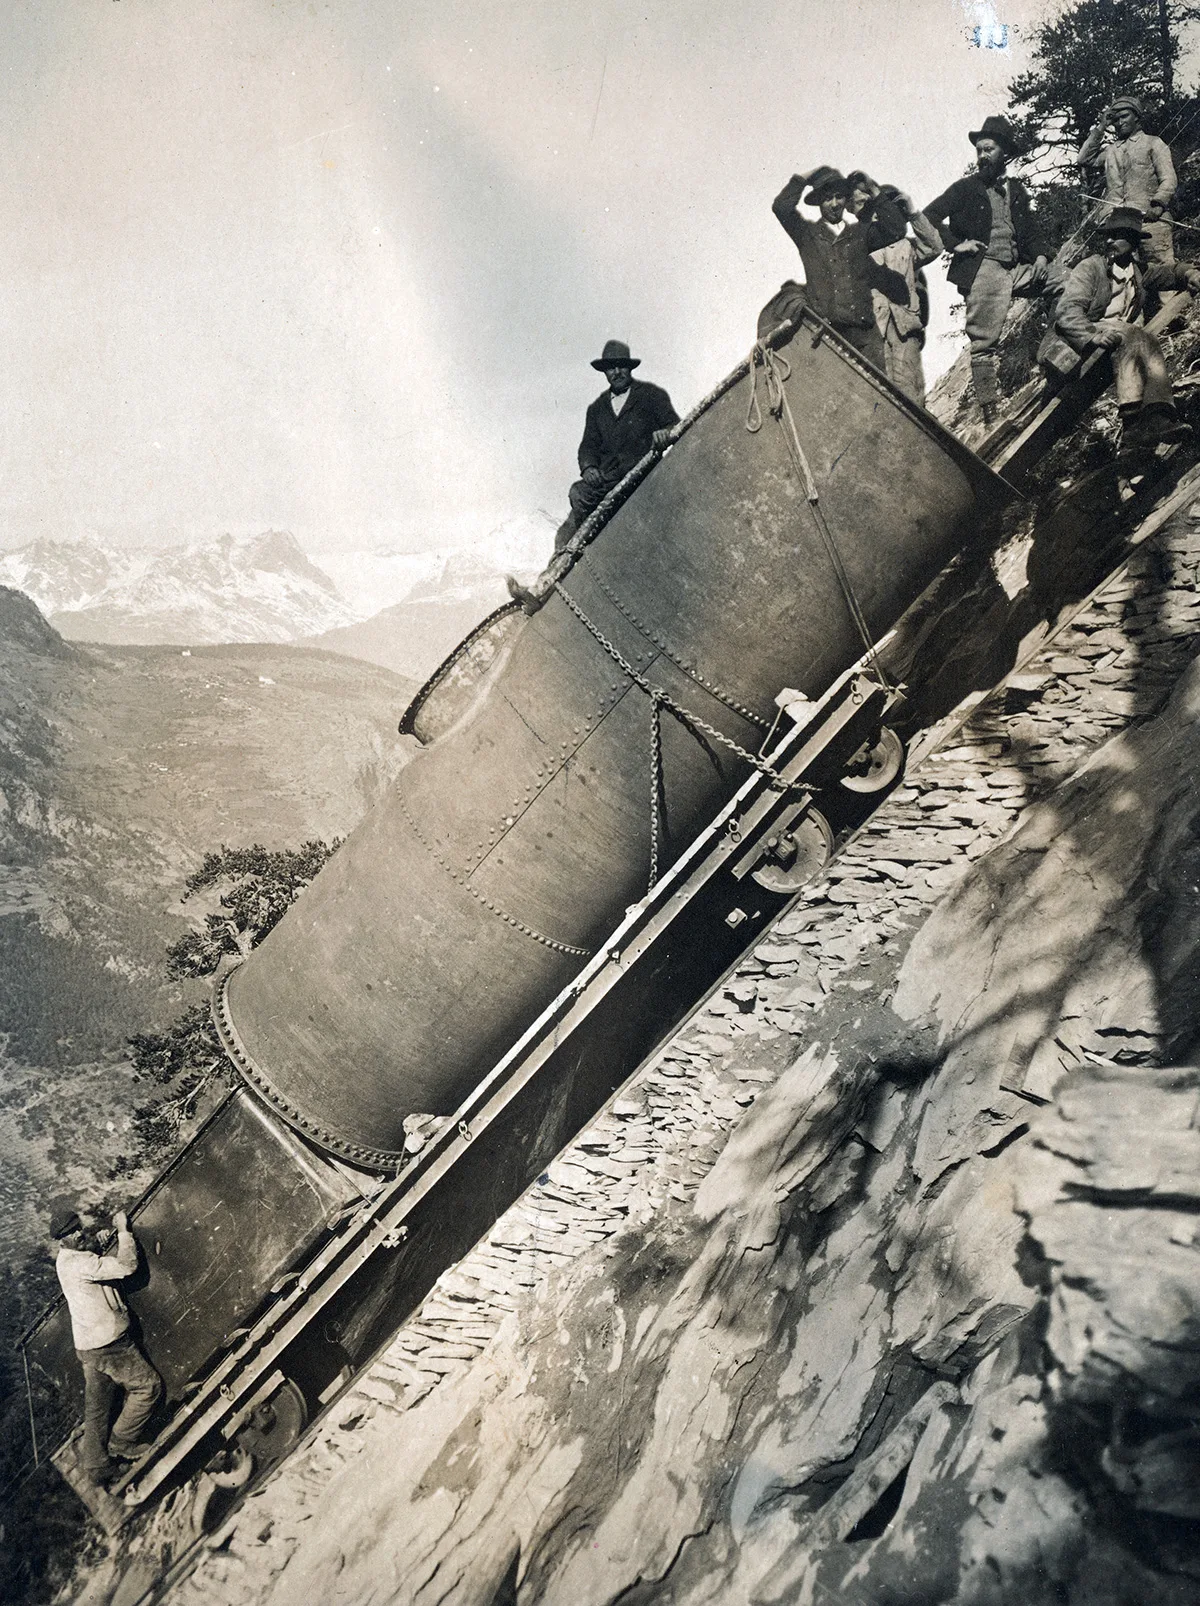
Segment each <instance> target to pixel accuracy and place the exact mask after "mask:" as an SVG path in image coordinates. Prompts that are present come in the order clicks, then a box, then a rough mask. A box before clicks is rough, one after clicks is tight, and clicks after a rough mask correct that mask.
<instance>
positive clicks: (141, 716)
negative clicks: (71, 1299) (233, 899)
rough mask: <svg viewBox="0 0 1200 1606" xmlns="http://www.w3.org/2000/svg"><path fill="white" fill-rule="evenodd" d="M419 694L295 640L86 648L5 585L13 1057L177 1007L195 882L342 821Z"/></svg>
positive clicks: (72, 1043)
mask: <svg viewBox="0 0 1200 1606" xmlns="http://www.w3.org/2000/svg"><path fill="white" fill-rule="evenodd" d="M414 690H415V687H414V686H413V684H412V682H411V681H406V680H402V679H399V678H398V677H396V676H395V675H391V674H389V673H387V672H386V671H385V670H383V669H381V668H379V667H378V666H376V665H374V664H367V663H361V662H355V661H354V660H353V659H351V658H345V657H340V658H339V657H334V656H332V655H331V654H325V653H316V652H308V651H304V650H303V649H301V648H300V647H298V646H295V645H291V644H272V643H263V644H245V645H225V646H196V647H192V648H188V649H186V650H184V651H181V650H180V649H179V648H178V647H169V646H153V647H143V646H116V647H114V646H108V645H100V646H88V647H80V646H73V645H71V644H70V643H68V642H65V641H64V640H63V639H62V637H61V636H60V635H59V634H58V633H57V632H56V631H55V630H53V629H52V628H51V627H50V626H49V625H47V623H46V621H45V619H44V618H43V617H42V616H41V614H39V612H38V610H37V608H36V607H35V606H34V604H33V603H32V602H31V601H30V600H29V598H28V597H26V596H24V595H22V594H21V593H19V592H16V591H12V590H7V589H5V588H4V587H3V586H0V1061H2V1060H3V1057H4V1050H5V1039H6V1037H7V1052H8V1053H9V1055H11V1056H12V1057H13V1058H16V1059H21V1060H23V1061H24V1062H25V1063H27V1064H39V1063H40V1064H43V1065H44V1064H51V1063H55V1062H75V1061H81V1060H85V1059H88V1058H90V1057H94V1056H96V1055H99V1054H101V1053H104V1052H107V1051H112V1050H116V1049H119V1048H120V1046H121V1044H122V1042H123V1040H124V1037H125V1035H126V1034H127V1033H128V1032H130V1031H133V1030H139V1029H144V1028H146V1027H149V1026H153V1025H156V1024H158V1023H159V1022H160V1021H161V1020H162V1019H163V1018H164V1016H166V1015H169V1014H171V1013H173V1010H174V1006H175V1005H176V1004H177V1003H178V1001H179V999H180V998H181V997H183V996H187V995H188V994H189V985H190V984H180V983H174V982H169V981H168V979H167V977H166V975H165V973H164V969H163V963H164V957H163V956H164V951H165V948H166V945H167V944H168V943H169V942H172V941H174V940H175V938H177V937H178V936H180V935H181V934H182V932H183V931H184V930H185V929H186V927H187V924H188V922H189V920H190V918H193V911H192V910H191V909H190V906H189V907H181V906H180V904H179V901H178V900H179V898H180V895H181V893H182V891H183V887H184V882H185V881H186V879H187V876H188V875H189V874H190V872H191V871H192V870H194V869H195V868H196V867H197V865H198V864H199V862H200V860H201V859H202V858H203V856H204V854H205V853H206V852H208V851H209V850H210V849H214V848H218V847H220V846H221V844H222V843H229V844H230V845H233V846H243V845H246V844H249V843H251V842H264V843H266V844H267V845H268V846H272V847H275V846H278V847H295V846H298V845H299V844H300V843H301V842H303V841H305V840H306V839H307V838H309V837H323V838H325V839H329V838H332V837H334V836H341V835H344V834H345V833H346V832H347V831H348V830H349V829H350V828H351V827H352V826H353V825H355V824H356V823H357V821H358V820H359V818H360V817H361V816H362V814H363V813H364V812H365V811H366V809H367V807H368V805H369V804H370V803H371V802H373V801H374V799H375V798H376V797H377V796H378V795H379V794H380V792H381V791H382V790H383V789H384V788H385V787H386V786H387V785H388V784H389V783H390V781H391V779H392V778H393V776H394V775H395V774H396V773H397V771H398V769H399V768H400V767H401V765H402V764H403V762H404V761H405V758H406V756H407V755H406V744H405V742H404V741H402V740H401V739H400V738H398V737H397V734H396V721H397V719H398V718H399V715H400V713H401V712H402V710H403V709H404V707H405V705H406V703H407V702H408V699H409V697H410V696H411V694H412V692H413V691H414ZM192 990H194V988H193V989H192ZM0 1159H2V1155H0Z"/></svg>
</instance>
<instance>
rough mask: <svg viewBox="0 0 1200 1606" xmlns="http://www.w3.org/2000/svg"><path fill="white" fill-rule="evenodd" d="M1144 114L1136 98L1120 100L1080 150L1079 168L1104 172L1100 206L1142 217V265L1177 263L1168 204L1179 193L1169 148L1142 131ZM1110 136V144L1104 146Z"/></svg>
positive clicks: (1161, 141) (1119, 97)
mask: <svg viewBox="0 0 1200 1606" xmlns="http://www.w3.org/2000/svg"><path fill="white" fill-rule="evenodd" d="M1144 117H1145V111H1144V109H1143V106H1142V103H1141V101H1140V100H1138V98H1137V96H1136V95H1118V96H1117V98H1116V100H1114V101H1113V103H1112V105H1111V106H1106V107H1105V108H1104V110H1103V112H1101V114H1100V118H1099V121H1098V122H1097V123H1096V126H1095V127H1094V128H1093V129H1092V131H1091V133H1090V134H1089V135H1088V137H1087V138H1086V139H1085V140H1084V142H1083V144H1082V145H1081V146H1080V147H1079V154H1078V156H1077V157H1076V158H1075V160H1076V162H1077V163H1078V164H1079V166H1080V167H1081V168H1084V169H1086V168H1089V167H1091V168H1103V169H1104V200H1105V202H1106V203H1107V204H1108V205H1109V206H1132V207H1136V208H1137V210H1138V211H1139V212H1141V213H1142V214H1143V217H1144V220H1145V221H1144V223H1143V236H1144V239H1143V251H1142V254H1143V256H1144V257H1145V259H1146V261H1147V262H1149V263H1151V264H1155V263H1169V262H1174V260H1175V244H1174V230H1173V229H1172V227H1171V213H1170V206H1171V202H1172V200H1173V199H1174V197H1175V191H1176V189H1177V188H1178V180H1177V179H1176V177H1175V164H1174V162H1173V161H1172V160H1171V147H1170V146H1169V145H1168V144H1167V142H1166V141H1165V140H1162V139H1159V138H1158V136H1157V135H1156V134H1147V132H1146V130H1145V129H1144V128H1143V127H1142V120H1143V118H1144ZM1110 131H1111V134H1112V138H1111V139H1110V140H1108V142H1107V144H1106V143H1105V136H1106V134H1108V133H1109V132H1110Z"/></svg>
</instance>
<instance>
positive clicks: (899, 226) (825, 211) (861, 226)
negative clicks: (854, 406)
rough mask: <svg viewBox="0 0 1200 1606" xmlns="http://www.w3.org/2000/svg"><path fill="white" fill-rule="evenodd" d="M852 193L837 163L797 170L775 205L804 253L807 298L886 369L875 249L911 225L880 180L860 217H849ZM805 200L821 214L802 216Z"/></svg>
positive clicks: (791, 235) (789, 234)
mask: <svg viewBox="0 0 1200 1606" xmlns="http://www.w3.org/2000/svg"><path fill="white" fill-rule="evenodd" d="M868 182H870V181H869V180H868ZM806 192H807V193H806ZM849 197H850V186H849V184H848V182H847V181H846V179H844V178H843V177H842V175H841V174H840V173H839V172H838V170H837V168H835V167H816V168H814V169H813V171H812V172H811V173H793V174H792V176H791V178H790V179H789V180H788V181H787V183H786V184H785V185H784V186H783V188H782V189H781V190H780V192H779V194H778V195H777V196H776V197H775V199H774V200H773V201H772V202H771V210H772V211H773V212H774V214H775V216H776V217H777V218H778V219H779V222H780V224H781V225H782V227H783V228H784V230H785V231H786V232H787V234H788V236H789V237H790V238H791V240H792V241H793V242H794V244H795V246H796V249H797V250H798V251H799V253H800V260H801V261H802V262H803V264H804V300H805V302H806V303H807V304H808V306H810V307H811V308H812V310H813V311H814V312H815V313H816V314H817V316H818V317H819V318H824V320H825V322H826V323H829V324H832V325H833V327H834V328H835V329H836V330H837V332H838V334H840V335H841V336H842V337H843V338H844V339H846V340H848V341H849V342H850V344H851V345H852V346H854V347H855V349H856V350H858V351H861V352H862V354H863V356H864V357H866V358H867V359H868V360H869V361H870V362H873V363H874V364H875V366H876V368H883V367H884V364H885V362H886V360H887V359H886V357H885V355H884V347H883V336H882V335H881V334H880V333H879V330H878V328H877V327H876V324H875V309H874V307H873V305H872V303H871V276H870V275H871V252H872V251H877V250H880V249H881V248H882V247H883V246H885V245H890V244H891V243H892V242H893V241H894V240H902V239H903V238H904V234H905V229H906V227H907V224H906V222H905V219H904V217H903V215H902V214H901V212H900V211H899V210H898V208H897V207H896V206H895V204H894V203H893V202H892V201H890V200H888V199H887V197H886V196H884V195H883V194H882V193H881V192H880V189H879V186H878V185H877V184H875V185H872V186H871V193H870V195H869V196H868V198H867V201H866V202H865V203H864V205H863V209H862V211H861V213H860V214H859V216H858V217H857V218H853V217H851V218H847V216H846V205H847V202H848V200H849ZM801 200H803V202H804V204H805V205H806V206H815V207H816V208H817V210H818V211H819V212H820V214H821V215H820V217H819V218H817V219H816V220H812V219H809V218H806V217H804V216H802V214H801V213H800V212H798V211H797V209H796V208H797V205H798V203H799V202H800V201H801ZM788 288H789V287H788V286H786V285H785V286H784V291H783V292H781V295H783V294H784V293H785V292H786V291H787V290H788ZM792 288H793V289H794V287H792ZM776 300H777V301H778V300H779V298H778V297H777V298H776ZM771 305H772V306H774V305H775V303H772V304H771ZM776 321H778V319H776Z"/></svg>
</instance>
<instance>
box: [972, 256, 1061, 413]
mask: <svg viewBox="0 0 1200 1606" xmlns="http://www.w3.org/2000/svg"><path fill="white" fill-rule="evenodd" d="M1060 282H1061V270H1060V269H1059V268H1058V267H1057V265H1056V264H1054V263H1051V264H1050V267H1049V268H1048V269H1047V270H1046V272H1045V273H1043V272H1042V271H1041V270H1040V269H1039V268H1037V267H1035V266H1033V265H1032V264H1031V263H1028V262H1021V263H1018V264H1017V266H1016V267H1012V268H1006V267H1005V266H1004V264H1003V263H1001V262H994V261H993V260H992V258H991V257H984V259H983V261H982V262H981V263H980V264H979V268H978V271H977V272H976V274H975V278H974V280H973V281H972V283H971V288H970V289H969V290H968V291H967V339H968V340H969V341H970V342H971V378H972V380H973V381H974V384H975V400H976V401H977V402H978V403H979V405H980V406H981V407H985V406H988V407H994V406H995V405H996V403H997V402H998V401H999V400H1000V386H999V382H998V381H999V364H998V362H997V359H996V348H997V347H998V346H999V344H1000V335H1001V333H1002V331H1003V329H1004V320H1005V318H1007V317H1008V309H1009V308H1010V307H1011V306H1012V302H1013V297H1014V296H1039V295H1044V294H1046V293H1048V292H1049V291H1052V290H1054V289H1055V288H1056V287H1057V285H1058V284H1059V283H1060Z"/></svg>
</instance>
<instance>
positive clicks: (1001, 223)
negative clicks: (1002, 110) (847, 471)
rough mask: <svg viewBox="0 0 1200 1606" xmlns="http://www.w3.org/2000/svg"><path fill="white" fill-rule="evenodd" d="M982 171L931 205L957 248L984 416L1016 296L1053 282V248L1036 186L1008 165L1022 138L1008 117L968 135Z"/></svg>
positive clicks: (931, 215)
mask: <svg viewBox="0 0 1200 1606" xmlns="http://www.w3.org/2000/svg"><path fill="white" fill-rule="evenodd" d="M969 138H970V140H971V143H972V144H973V145H974V147H975V163H976V167H977V172H975V173H973V174H969V175H968V176H967V177H966V178H960V179H958V180H957V181H956V182H955V183H953V184H951V186H950V188H949V189H948V190H945V191H943V193H942V194H941V195H939V196H938V197H937V199H936V200H935V201H932V202H930V204H929V205H928V206H927V207H926V208H925V216H926V217H927V218H928V219H929V221H930V222H931V223H932V224H933V226H934V227H935V228H936V229H938V230H939V232H940V234H941V237H942V243H943V245H944V246H945V248H946V250H947V251H949V252H950V258H951V260H950V267H949V270H948V277H949V280H950V283H951V284H952V285H954V287H955V289H956V290H958V291H959V293H960V294H961V295H962V297H963V298H964V300H965V301H966V303H967V338H968V339H969V340H970V342H971V377H972V379H973V380H974V384H975V401H976V403H977V404H978V407H979V412H980V415H981V417H982V418H983V422H984V423H985V424H991V423H993V422H994V421H995V417H996V411H997V408H998V406H999V402H1000V388H999V384H998V382H997V379H998V373H997V370H998V362H997V357H996V351H997V347H998V346H999V343H1000V332H1001V330H1002V329H1003V328H1004V320H1005V318H1006V317H1007V316H1008V309H1009V307H1010V306H1011V305H1012V299H1013V297H1014V296H1033V295H1040V294H1041V293H1042V292H1043V291H1044V290H1046V289H1047V288H1048V278H1049V272H1048V267H1047V262H1046V256H1045V253H1044V251H1043V249H1042V243H1041V238H1040V234H1039V231H1038V228H1037V225H1036V223H1035V221H1034V217H1033V210H1032V208H1031V206H1030V202H1029V192H1028V191H1027V190H1026V188H1025V186H1024V185H1023V184H1022V183H1021V181H1020V180H1019V179H1015V178H1010V177H1009V176H1008V173H1007V166H1008V161H1009V158H1010V157H1011V156H1013V155H1015V154H1016V152H1017V138H1016V134H1015V131H1014V130H1013V127H1012V125H1011V124H1010V123H1009V122H1008V120H1007V119H1006V118H1004V117H987V118H985V119H984V123H983V127H982V128H977V129H974V130H973V131H972V132H971V134H970V136H969Z"/></svg>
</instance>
